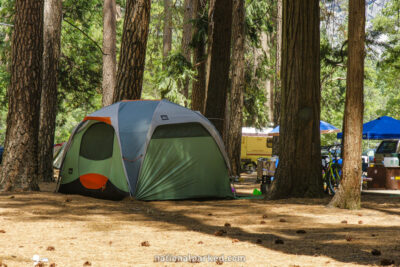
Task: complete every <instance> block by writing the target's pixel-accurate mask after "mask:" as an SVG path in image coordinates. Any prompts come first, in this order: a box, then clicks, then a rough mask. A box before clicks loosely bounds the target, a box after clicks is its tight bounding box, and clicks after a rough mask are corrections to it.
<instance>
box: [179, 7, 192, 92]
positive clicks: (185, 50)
mask: <svg viewBox="0 0 400 267" xmlns="http://www.w3.org/2000/svg"><path fill="white" fill-rule="evenodd" d="M183 5H184V11H183V31H182V45H181V46H182V54H183V56H184V57H185V59H186V60H187V61H188V62H192V59H191V56H192V53H191V52H192V50H191V48H190V42H191V41H192V23H191V20H192V19H193V15H194V13H193V0H185V2H184V4H183ZM182 94H183V95H184V96H185V97H186V99H188V98H189V79H188V78H187V79H186V80H185V83H184V85H183V88H182Z"/></svg>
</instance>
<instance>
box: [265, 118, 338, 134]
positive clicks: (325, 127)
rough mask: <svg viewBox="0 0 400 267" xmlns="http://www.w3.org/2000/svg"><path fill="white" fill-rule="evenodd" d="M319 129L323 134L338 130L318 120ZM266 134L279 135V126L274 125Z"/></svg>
mask: <svg viewBox="0 0 400 267" xmlns="http://www.w3.org/2000/svg"><path fill="white" fill-rule="evenodd" d="M319 129H320V132H321V133H322V134H325V133H337V132H339V131H340V130H339V129H338V128H336V127H335V126H333V125H332V124H329V123H327V122H324V121H320V124H319ZM268 135H270V136H278V135H279V126H277V127H275V128H274V129H273V130H272V131H271V132H269V134H268Z"/></svg>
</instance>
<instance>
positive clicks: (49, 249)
mask: <svg viewBox="0 0 400 267" xmlns="http://www.w3.org/2000/svg"><path fill="white" fill-rule="evenodd" d="M46 250H47V251H54V250H56V249H55V248H54V247H53V246H49V247H47V249H46Z"/></svg>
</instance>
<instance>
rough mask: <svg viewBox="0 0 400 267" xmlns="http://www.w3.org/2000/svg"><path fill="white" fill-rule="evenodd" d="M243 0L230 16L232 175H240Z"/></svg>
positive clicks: (228, 145) (229, 146)
mask: <svg viewBox="0 0 400 267" xmlns="http://www.w3.org/2000/svg"><path fill="white" fill-rule="evenodd" d="M245 37H246V35H245V9H244V0H237V1H234V4H233V18H232V40H233V51H232V88H231V93H230V101H229V102H230V109H229V110H230V111H229V115H230V116H229V129H228V134H227V142H226V149H227V152H228V156H229V160H230V162H231V168H232V175H233V176H240V149H241V143H242V121H243V111H242V109H243V92H244V88H245V78H244V67H245V62H244V45H245Z"/></svg>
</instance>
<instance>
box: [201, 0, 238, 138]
mask: <svg viewBox="0 0 400 267" xmlns="http://www.w3.org/2000/svg"><path fill="white" fill-rule="evenodd" d="M208 14H209V15H208V16H209V19H208V21H209V26H208V53H207V56H208V58H207V80H206V92H207V93H206V95H207V97H206V110H205V116H206V117H207V118H208V119H209V120H210V121H211V122H212V123H213V124H214V126H215V128H217V130H218V131H219V133H220V134H221V136H224V124H225V123H224V121H225V101H226V94H227V90H228V87H229V66H230V55H231V53H230V52H231V49H230V48H231V37H232V36H231V33H232V0H227V1H219V0H210V9H209V12H208Z"/></svg>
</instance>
